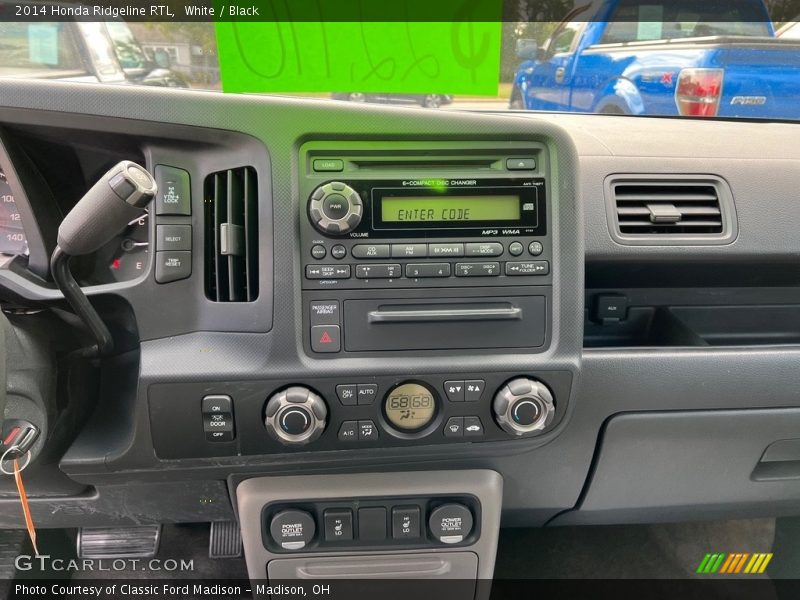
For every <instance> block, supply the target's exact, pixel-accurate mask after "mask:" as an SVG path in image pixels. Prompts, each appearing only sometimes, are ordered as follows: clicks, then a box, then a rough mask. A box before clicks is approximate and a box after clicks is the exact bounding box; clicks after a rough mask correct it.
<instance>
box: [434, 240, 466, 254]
mask: <svg viewBox="0 0 800 600" xmlns="http://www.w3.org/2000/svg"><path fill="white" fill-rule="evenodd" d="M428 256H433V257H437V256H464V244H461V243H459V244H428Z"/></svg>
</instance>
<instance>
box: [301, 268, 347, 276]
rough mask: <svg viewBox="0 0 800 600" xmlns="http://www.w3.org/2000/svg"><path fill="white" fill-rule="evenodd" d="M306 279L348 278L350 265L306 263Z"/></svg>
mask: <svg viewBox="0 0 800 600" xmlns="http://www.w3.org/2000/svg"><path fill="white" fill-rule="evenodd" d="M306 279H350V265H306Z"/></svg>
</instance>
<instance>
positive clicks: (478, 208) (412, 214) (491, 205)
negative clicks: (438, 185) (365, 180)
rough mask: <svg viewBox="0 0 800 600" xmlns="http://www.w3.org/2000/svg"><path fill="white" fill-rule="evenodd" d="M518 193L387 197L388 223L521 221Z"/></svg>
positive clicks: (383, 213) (383, 204)
mask: <svg viewBox="0 0 800 600" xmlns="http://www.w3.org/2000/svg"><path fill="white" fill-rule="evenodd" d="M520 216H521V214H520V197H519V196H518V195H492V196H454V195H447V196H384V197H383V198H382V199H381V220H382V221H383V222H384V223H424V222H428V221H434V222H440V223H443V222H469V221H482V222H492V221H519V219H520Z"/></svg>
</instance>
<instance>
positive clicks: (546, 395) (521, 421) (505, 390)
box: [492, 377, 556, 435]
mask: <svg viewBox="0 0 800 600" xmlns="http://www.w3.org/2000/svg"><path fill="white" fill-rule="evenodd" d="M492 408H493V409H494V416H495V419H496V420H497V424H498V425H499V426H500V427H501V429H503V431H506V432H508V433H510V434H512V435H530V434H537V433H540V432H542V431H543V430H544V429H545V428H547V426H548V425H550V423H552V422H553V418H554V417H555V414H556V407H555V402H554V401H553V394H551V393H550V390H549V389H547V386H546V385H544V384H543V383H542V382H541V381H536V380H535V379H529V378H528V377H518V378H517V379H512V380H511V381H509V382H508V383H507V384H505V385H504V386H503V387H501V388H500V389H499V390H498V391H497V394H495V396H494V403H493V404H492Z"/></svg>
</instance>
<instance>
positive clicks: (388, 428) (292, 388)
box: [150, 371, 572, 459]
mask: <svg viewBox="0 0 800 600" xmlns="http://www.w3.org/2000/svg"><path fill="white" fill-rule="evenodd" d="M571 380H572V375H571V373H570V372H568V371H546V372H538V373H532V374H526V375H519V374H513V373H458V374H456V373H440V374H421V375H418V376H412V377H402V378H400V377H391V376H384V377H354V378H352V379H351V378H317V379H314V380H308V381H304V382H302V384H299V383H297V382H295V381H267V382H246V383H231V382H228V383H225V382H221V383H218V384H191V383H190V384H157V385H153V386H151V388H150V424H151V429H152V434H153V440H154V446H155V449H156V452H157V454H158V456H159V457H161V458H165V459H171V458H187V457H204V456H207V457H214V456H236V455H269V454H282V453H286V452H314V451H326V450H353V451H358V450H368V449H370V448H389V447H407V446H423V445H441V444H475V443H489V442H497V441H510V440H514V439H517V438H530V437H536V436H540V435H544V434H546V433H548V432H549V431H551V430H553V429H554V428H555V427H556V426H557V425H558V423H559V422H560V420H561V419H562V417H563V415H564V413H565V411H566V406H567V403H568V399H569V394H570V386H571ZM209 398H210V399H211V400H209ZM220 399H224V400H225V401H224V403H221V402H220ZM223 404H224V406H223ZM211 405H213V406H214V407H216V408H220V407H221V408H223V409H224V412H223V413H222V416H220V417H214V416H213V415H209V414H208V412H207V411H208V410H209V407H210V406H211ZM191 415H196V421H195V419H194V418H193V417H192V416H191ZM214 418H217V419H218V421H220V422H221V423H222V424H221V425H219V429H226V430H230V433H229V434H226V435H217V436H214V435H209V434H208V433H207V430H208V424H209V423H210V422H212V421H213V419H214Z"/></svg>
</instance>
